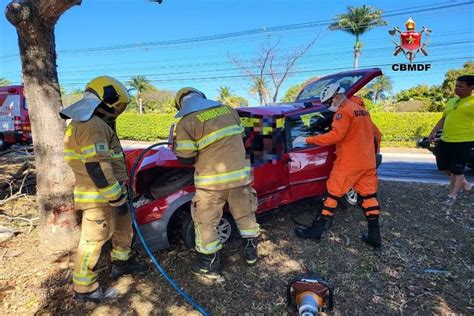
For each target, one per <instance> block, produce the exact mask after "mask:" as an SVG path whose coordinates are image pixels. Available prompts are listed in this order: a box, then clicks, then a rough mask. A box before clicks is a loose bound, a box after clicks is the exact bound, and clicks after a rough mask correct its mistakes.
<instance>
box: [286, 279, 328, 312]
mask: <svg viewBox="0 0 474 316" xmlns="http://www.w3.org/2000/svg"><path fill="white" fill-rule="evenodd" d="M287 302H288V305H289V306H291V307H294V308H296V309H297V310H298V313H299V315H300V316H315V315H318V314H319V313H321V312H326V311H330V310H332V308H333V292H332V289H331V288H330V287H329V285H328V284H327V283H326V282H325V281H324V280H322V279H321V278H318V277H315V276H314V274H313V273H307V274H305V275H302V276H299V277H297V278H295V279H293V280H291V281H290V282H289V283H288V287H287Z"/></svg>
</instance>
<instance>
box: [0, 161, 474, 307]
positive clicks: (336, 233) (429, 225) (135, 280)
mask: <svg viewBox="0 0 474 316" xmlns="http://www.w3.org/2000/svg"><path fill="white" fill-rule="evenodd" d="M24 161H25V158H21V157H20V158H18V159H13V158H11V157H5V156H3V157H0V187H2V184H5V183H7V182H6V180H7V179H10V178H11V175H12V174H14V173H15V172H16V171H17V170H18V168H19V167H20V166H22V165H23V162H24ZM31 172H32V171H31V169H30V176H29V177H31ZM26 173H28V172H27V171H25V172H23V173H22V174H21V175H20V177H19V179H20V181H22V176H23V177H24V175H25V174H26ZM29 177H27V179H26V180H25V181H24V183H28V181H30V178H29ZM17 182H18V181H17ZM3 187H5V186H4V185H3ZM16 187H17V188H18V185H17V186H16ZM5 190H6V191H7V192H6V193H8V194H7V196H8V195H9V185H8V184H7V186H6V189H4V191H5ZM23 190H25V186H24V187H23ZM30 191H31V190H30ZM446 191H447V187H444V186H434V185H426V184H423V185H422V184H412V183H397V182H385V181H381V183H380V192H379V196H380V202H381V205H382V208H383V209H382V210H383V216H382V218H381V229H382V238H383V243H384V245H383V248H382V249H381V250H379V251H374V250H372V249H370V248H369V247H367V246H366V245H364V244H363V243H362V242H361V241H360V240H359V235H360V233H361V232H362V231H365V229H366V223H365V219H364V218H363V215H362V212H361V211H360V210H358V209H355V208H354V209H352V208H349V209H340V210H338V211H337V212H336V217H335V220H334V223H333V226H332V227H331V228H330V229H329V230H328V231H327V232H326V233H325V235H324V236H323V240H322V241H321V242H320V243H315V242H313V241H306V240H299V239H297V238H296V237H295V236H294V234H293V228H294V226H295V224H294V223H293V222H292V220H291V217H295V218H297V219H298V221H302V222H306V223H309V222H310V221H311V218H312V216H313V214H314V210H315V208H316V206H317V205H318V201H317V200H316V199H309V200H305V201H301V202H298V203H295V204H292V205H290V206H288V207H285V208H283V209H281V210H279V211H278V212H276V213H273V214H272V215H267V216H266V217H264V218H261V219H260V222H261V226H262V228H263V236H262V241H261V242H260V244H259V246H258V251H259V254H260V260H259V261H258V263H257V265H256V266H254V267H247V266H246V265H245V264H244V263H243V262H242V259H241V247H240V246H241V244H240V241H239V240H235V241H232V242H231V243H229V244H226V245H225V247H224V249H223V251H222V257H221V260H222V268H223V277H222V279H219V280H217V281H216V282H210V281H207V280H206V279H202V278H199V277H195V276H194V275H192V274H191V272H190V265H191V263H192V261H193V259H194V258H195V252H194V251H193V250H189V249H186V248H185V246H184V245H183V244H178V245H177V246H175V247H174V248H172V249H170V250H167V251H162V252H160V253H158V254H157V259H158V261H159V262H161V264H162V265H163V267H164V268H165V270H166V271H168V273H169V274H170V275H171V276H172V277H173V278H174V279H175V280H176V281H177V282H178V284H179V285H180V286H181V287H182V288H183V289H184V290H185V291H187V292H188V293H189V294H190V295H191V296H192V297H193V298H194V299H195V300H196V301H197V302H198V303H199V304H201V305H202V306H203V307H204V308H205V309H206V310H207V311H209V312H210V313H211V314H214V315H220V314H231V315H233V314H245V315H257V314H262V313H265V314H275V315H281V314H287V313H289V314H291V313H292V312H293V311H292V310H291V309H289V308H288V307H287V306H286V286H287V283H288V281H289V280H290V279H292V278H293V277H295V276H297V275H300V274H302V273H304V272H307V271H313V272H314V273H316V274H317V275H319V276H320V277H322V278H324V279H326V280H327V281H328V282H329V283H330V284H331V286H332V287H333V289H334V295H335V297H334V300H335V306H334V311H333V312H331V313H330V314H350V315H353V314H365V315H367V314H371V315H374V314H375V315H387V314H405V313H409V314H414V313H416V314H452V313H456V314H473V313H474V301H473V298H472V295H473V293H474V291H473V280H474V278H473V270H472V269H473V259H474V258H473V254H474V249H473V244H474V243H473V236H474V216H473V210H474V194H472V195H470V196H468V195H465V196H461V197H460V198H459V200H458V203H457V204H456V205H455V206H454V207H453V208H451V209H445V208H442V207H441V206H440V203H439V202H440V200H441V199H442V198H443V197H444V196H445V195H446ZM27 193H28V192H27ZM33 194H34V192H30V193H29V194H27V195H26V196H22V197H18V198H14V199H10V200H8V201H5V197H0V226H3V227H8V228H13V229H14V230H16V231H17V233H16V235H15V236H14V237H12V238H11V239H9V240H8V241H6V242H4V243H3V244H0V315H25V314H26V315H31V314H39V315H43V314H45V315H57V314H91V315H103V314H108V315H122V314H126V315H149V314H152V315H155V314H160V315H184V314H195V315H197V314H198V313H197V312H196V311H194V310H193V308H192V306H191V305H189V304H188V303H186V302H185V300H184V299H183V298H182V297H181V296H179V295H177V294H176V293H175V292H174V290H173V289H172V288H171V286H170V285H168V284H167V283H166V281H165V279H164V278H163V277H162V276H161V275H160V274H159V273H158V272H157V271H156V270H155V269H153V268H150V271H149V273H148V275H146V276H144V277H132V276H125V277H122V278H120V279H119V280H118V281H116V282H111V281H110V280H109V279H108V278H107V275H106V274H107V273H106V268H105V267H104V268H103V271H102V275H101V279H102V281H103V282H104V284H107V285H113V286H115V287H116V288H117V289H118V290H119V292H120V294H121V296H120V298H119V299H117V300H114V301H111V302H108V303H105V304H95V303H76V302H75V301H74V299H73V291H72V286H71V277H72V271H71V269H72V263H73V260H74V254H73V253H69V254H63V255H62V256H59V257H58V256H56V257H54V258H53V257H51V256H45V254H43V253H41V251H40V250H39V247H38V245H39V240H38V238H39V237H38V229H37V228H35V227H36V223H37V221H36V220H33V221H31V220H30V221H26V220H20V219H12V217H23V218H27V219H32V218H33V219H34V218H37V217H38V214H37V210H36V206H35V204H34V195H33ZM1 199H3V200H1ZM31 224H32V226H31ZM31 228H32V229H31ZM30 230H31V231H30ZM143 260H146V261H147V262H150V260H149V259H147V258H146V257H145V256H143Z"/></svg>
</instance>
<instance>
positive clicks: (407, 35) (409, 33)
mask: <svg viewBox="0 0 474 316" xmlns="http://www.w3.org/2000/svg"><path fill="white" fill-rule="evenodd" d="M405 27H406V31H401V30H400V29H399V28H398V27H396V26H395V27H394V28H393V29H392V30H390V31H388V33H389V34H390V35H392V36H394V35H395V34H400V42H399V43H398V42H396V41H394V40H393V39H392V42H393V43H394V44H395V52H394V53H393V55H394V56H397V55H398V54H399V53H400V52H402V53H403V54H404V55H405V57H406V58H407V59H408V60H409V61H410V63H411V62H412V61H413V60H414V59H415V57H416V55H417V54H418V53H419V52H421V53H422V54H423V55H425V56H428V51H427V50H426V46H427V45H428V41H426V42H425V43H422V40H421V39H422V36H423V33H425V35H426V37H429V36H430V35H431V30H430V29H428V28H427V27H424V26H423V27H422V28H421V31H420V32H417V31H415V27H416V23H415V21H413V19H412V18H409V19H408V21H407V22H406V23H405Z"/></svg>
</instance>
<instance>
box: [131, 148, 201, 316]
mask: <svg viewBox="0 0 474 316" xmlns="http://www.w3.org/2000/svg"><path fill="white" fill-rule="evenodd" d="M161 145H169V142H159V143H156V144H153V145H151V146H149V147H147V148H146V149H145V150H143V151H142V152H141V154H140V156H138V158H137V159H136V160H135V162H134V164H133V167H132V171H131V172H130V185H129V190H128V201H129V202H128V203H129V205H130V213H131V215H132V220H133V226H134V227H135V231H136V232H137V236H138V238H139V239H140V242H141V243H142V245H143V248H144V249H145V251H146V253H147V254H148V256H149V257H150V259H151V261H153V264H154V265H155V267H156V268H157V269H158V271H159V272H160V273H161V275H163V276H164V277H165V279H166V281H168V283H169V284H170V285H171V286H172V287H173V288H174V289H175V290H176V292H178V293H179V294H180V295H181V296H182V297H183V298H184V299H185V300H186V301H188V302H189V304H191V305H192V306H193V307H194V308H195V309H196V310H197V311H198V312H200V313H201V314H202V315H205V316H208V315H209V314H208V312H206V310H205V309H204V308H203V307H202V306H201V305H199V304H198V303H197V302H196V301H195V300H194V299H193V298H192V297H191V296H190V295H189V294H188V293H186V292H185V291H184V290H183V289H181V287H179V286H178V284H176V282H175V281H174V280H173V279H172V278H171V277H170V276H169V275H168V273H166V271H165V270H164V269H163V267H162V266H161V265H160V264H159V263H158V260H157V259H156V258H155V256H154V255H153V253H152V252H151V250H150V247H148V244H147V243H146V241H145V238H144V237H143V235H142V232H141V230H140V227H139V226H138V221H137V219H136V217H135V207H134V206H133V197H134V195H135V192H134V189H133V188H134V186H135V173H136V172H137V168H138V166H139V165H140V163H141V161H142V159H143V157H144V156H145V154H146V153H147V152H149V151H150V150H152V149H153V148H155V147H157V146H161Z"/></svg>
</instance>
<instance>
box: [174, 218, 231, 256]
mask: <svg viewBox="0 0 474 316" xmlns="http://www.w3.org/2000/svg"><path fill="white" fill-rule="evenodd" d="M217 233H218V234H219V237H220V239H221V243H223V244H224V243H226V242H229V241H231V240H233V239H234V238H235V237H236V236H237V225H236V224H235V221H234V219H233V218H232V215H230V214H229V213H224V215H223V216H222V218H221V221H220V223H219V225H218V226H217ZM195 238H196V234H195V232H194V222H193V218H192V217H191V214H189V213H187V214H186V217H185V218H184V220H183V241H184V244H185V245H186V246H187V247H189V248H194V246H195V245H196V242H195Z"/></svg>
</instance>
